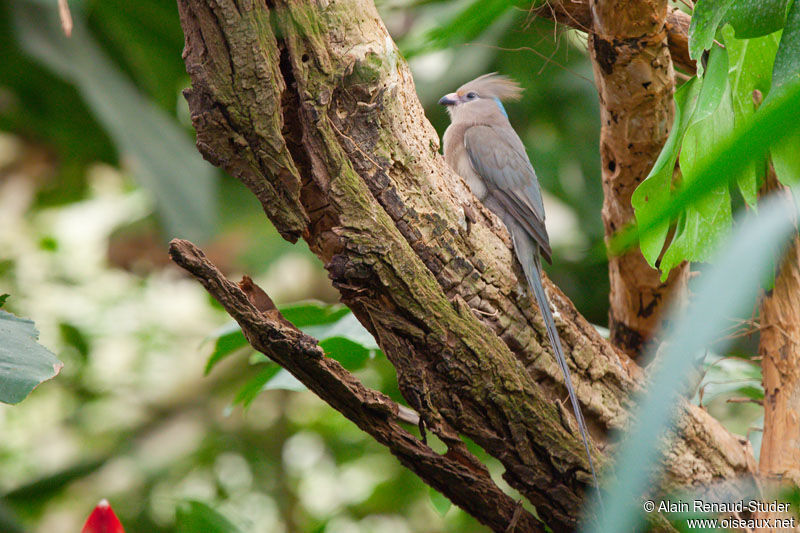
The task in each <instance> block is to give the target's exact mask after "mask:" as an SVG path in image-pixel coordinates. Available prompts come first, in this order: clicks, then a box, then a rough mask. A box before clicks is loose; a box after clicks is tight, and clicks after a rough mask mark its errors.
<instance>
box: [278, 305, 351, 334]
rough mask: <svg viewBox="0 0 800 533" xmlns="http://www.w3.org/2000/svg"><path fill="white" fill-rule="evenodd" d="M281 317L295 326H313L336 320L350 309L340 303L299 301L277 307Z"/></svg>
mask: <svg viewBox="0 0 800 533" xmlns="http://www.w3.org/2000/svg"><path fill="white" fill-rule="evenodd" d="M278 309H279V310H280V312H281V314H282V315H283V317H284V318H285V319H286V320H288V321H289V322H291V323H292V324H294V325H295V326H297V327H298V328H304V327H305V326H314V325H319V324H330V323H331V322H336V321H337V320H339V319H340V318H342V317H343V316H345V315H346V314H348V313H349V312H350V310H349V309H348V308H347V307H346V306H344V305H340V304H336V305H331V304H326V303H322V302H313V301H311V302H299V303H294V304H288V305H281V306H279V307H278Z"/></svg>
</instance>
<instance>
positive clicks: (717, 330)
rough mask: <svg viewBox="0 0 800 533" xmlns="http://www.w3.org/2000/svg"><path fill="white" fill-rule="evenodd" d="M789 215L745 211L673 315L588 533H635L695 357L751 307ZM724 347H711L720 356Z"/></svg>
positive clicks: (772, 205)
mask: <svg viewBox="0 0 800 533" xmlns="http://www.w3.org/2000/svg"><path fill="white" fill-rule="evenodd" d="M795 214H796V209H795V207H794V205H793V204H792V203H791V202H787V201H785V200H776V199H772V201H767V202H765V203H763V204H762V206H761V209H760V210H759V212H758V215H757V216H756V215H755V214H754V213H753V212H752V211H751V212H750V215H751V216H750V217H749V218H747V219H746V220H745V221H744V222H742V224H741V225H739V226H738V227H737V229H736V231H735V232H734V233H733V234H732V235H731V236H730V238H729V239H728V240H727V242H726V243H725V245H724V246H723V247H722V250H723V252H722V254H721V255H720V256H719V257H718V259H717V260H716V261H714V265H713V267H711V268H710V269H709V270H708V271H706V272H704V273H703V276H702V278H701V279H700V280H699V282H698V284H697V285H696V286H695V287H694V290H693V293H694V298H693V301H692V302H691V304H690V305H689V306H688V308H686V309H682V308H679V309H675V310H673V312H672V317H671V320H670V323H671V324H673V326H672V327H671V328H670V329H669V331H668V332H667V333H666V335H665V338H669V339H670V342H668V343H665V344H663V345H660V346H659V348H660V349H661V350H662V351H661V352H660V353H659V354H658V361H657V362H656V363H654V364H655V372H654V374H653V376H652V379H651V381H650V386H649V388H648V390H647V392H646V396H645V397H644V398H643V399H642V401H640V402H639V407H638V408H637V410H636V413H635V415H634V416H633V417H632V420H634V423H633V425H632V427H631V430H630V432H629V433H628V435H627V436H626V437H625V439H624V440H623V442H622V443H621V445H620V447H619V449H618V450H617V452H616V454H615V455H616V476H615V477H614V478H613V479H610V480H609V484H608V489H609V490H608V492H607V493H606V495H605V498H604V503H605V509H604V510H603V511H602V512H600V511H599V510H595V512H592V513H591V514H590V515H589V516H599V517H600V520H599V521H598V522H597V523H595V524H593V525H592V527H591V531H594V532H597V533H605V532H607V531H634V530H637V527H636V526H637V523H638V522H639V521H640V518H641V507H642V499H641V498H642V494H644V493H647V492H649V491H648V486H649V484H650V483H651V476H652V475H653V474H654V470H655V468H654V466H653V465H655V464H656V463H657V460H658V456H659V451H660V450H661V449H662V446H663V440H662V439H661V438H660V436H662V435H664V433H665V431H666V430H667V429H668V428H669V427H670V426H671V425H672V420H673V418H674V416H675V415H676V412H675V406H676V405H678V403H679V399H680V397H681V393H682V392H683V390H684V389H685V387H686V385H687V384H688V379H687V376H689V375H691V374H692V370H693V368H694V366H695V362H696V360H697V359H698V356H699V355H702V354H703V351H704V350H706V349H707V348H708V347H709V346H710V345H711V344H712V343H714V342H715V341H717V340H718V339H720V338H723V337H724V332H725V331H726V330H727V328H728V326H729V325H730V317H731V316H736V315H737V314H738V313H742V312H745V311H746V310H748V309H750V307H751V306H752V305H753V301H754V299H755V297H756V296H757V294H758V292H759V290H760V288H761V282H762V280H763V279H764V277H766V276H768V275H769V272H770V270H771V268H772V265H773V261H774V259H775V255H776V254H777V253H778V252H779V250H781V248H782V247H783V245H784V244H785V243H786V242H787V241H788V239H789V238H790V236H791V234H792V233H793V231H794V222H793V218H794V216H795ZM728 342H730V339H728ZM724 344H725V342H723V343H715V344H714V346H715V347H717V348H718V349H725V346H724ZM651 356H655V354H651Z"/></svg>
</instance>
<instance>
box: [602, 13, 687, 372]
mask: <svg viewBox="0 0 800 533" xmlns="http://www.w3.org/2000/svg"><path fill="white" fill-rule="evenodd" d="M592 15H593V24H592V29H593V32H591V33H590V34H589V52H590V55H591V57H592V65H593V67H594V77H595V84H596V85H597V90H598V92H599V95H600V118H601V121H602V126H601V130H600V160H601V161H602V165H603V168H602V172H603V192H604V194H605V196H604V199H603V224H604V226H605V234H606V241H608V240H610V239H611V238H612V237H613V236H614V235H615V234H616V233H617V232H618V231H619V230H621V229H623V228H624V227H626V226H627V225H628V224H630V223H631V222H632V221H633V206H632V205H631V195H632V194H633V191H634V190H636V187H638V186H639V184H640V183H641V182H642V181H643V180H644V179H645V178H646V177H647V174H648V173H649V172H650V169H651V168H652V166H653V164H654V163H655V160H656V158H657V157H658V154H659V153H660V152H661V148H662V147H663V146H664V143H665V142H666V140H667V137H668V136H669V128H670V127H671V126H672V118H673V115H674V112H675V110H674V104H673V100H672V93H673V91H674V87H675V73H674V71H673V67H672V59H671V57H670V50H669V45H668V42H667V35H668V32H667V28H666V25H665V22H666V18H667V0H638V1H635V2H631V1H629V0H606V1H598V2H596V3H595V4H594V6H593V9H592ZM688 273H689V268H688V265H687V264H686V263H684V264H681V265H680V266H679V267H676V268H674V269H673V270H672V272H671V273H670V275H669V277H668V279H667V281H666V282H665V283H662V282H661V280H660V273H659V272H658V271H657V270H656V269H654V268H652V267H651V266H650V265H648V264H647V261H645V259H644V257H643V256H642V254H641V252H640V251H639V250H638V249H635V250H631V251H629V252H627V253H625V254H623V255H619V256H612V257H611V258H610V259H609V279H610V282H611V293H610V295H609V298H610V303H611V307H610V310H609V317H608V322H609V329H610V330H611V341H612V342H613V343H614V344H615V345H616V346H618V347H620V348H622V349H623V350H624V351H625V352H627V353H628V354H630V355H631V356H634V357H635V356H637V355H639V354H640V353H641V352H642V351H643V348H644V346H645V343H647V342H648V341H651V340H653V338H654V336H655V335H656V334H657V333H658V332H659V330H660V329H661V325H662V320H663V319H664V318H665V316H664V315H665V310H666V309H667V308H668V306H669V305H670V304H672V303H677V301H679V300H680V299H682V298H683V296H684V294H685V292H686V282H687V279H688Z"/></svg>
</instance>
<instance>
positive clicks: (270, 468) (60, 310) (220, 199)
mask: <svg viewBox="0 0 800 533" xmlns="http://www.w3.org/2000/svg"><path fill="white" fill-rule="evenodd" d="M478 5H479V2H474V0H473V1H466V0H463V1H431V0H426V1H411V0H409V1H404V0H396V1H390V0H384V1H380V2H378V7H379V10H380V12H381V15H382V16H383V19H384V21H385V22H386V25H387V27H388V28H389V30H390V32H391V33H392V35H393V37H394V38H395V40H396V41H397V42H398V44H399V46H400V47H401V50H402V51H403V52H404V54H405V55H406V56H407V57H408V58H409V61H410V65H411V68H412V70H413V72H414V77H415V80H416V84H417V90H418V93H419V96H420V99H421V100H422V102H423V104H424V105H425V108H426V111H427V114H428V117H429V118H430V120H431V122H432V123H433V124H434V126H435V127H436V128H437V130H438V131H439V133H440V135H441V133H443V132H444V129H445V127H446V126H447V117H446V113H445V112H444V110H443V109H442V108H440V107H438V106H437V105H436V101H437V100H438V99H439V98H440V96H441V95H442V94H444V93H447V92H451V91H453V90H454V89H455V88H457V86H458V85H460V84H461V83H463V82H465V81H467V80H469V79H472V78H473V77H475V76H477V75H479V74H482V73H485V72H490V71H498V72H501V73H503V74H507V75H509V76H511V77H513V78H515V79H516V80H518V81H519V82H520V83H521V84H522V86H523V87H525V89H526V91H525V94H524V97H523V99H522V100H521V101H520V102H516V103H511V104H509V105H508V106H507V107H508V111H509V114H510V115H511V117H512V123H513V125H514V126H515V128H516V129H517V131H518V132H519V133H520V135H521V137H522V139H523V141H524V142H525V144H526V146H527V149H528V153H529V155H530V156H531V159H532V161H533V163H534V166H535V167H536V170H537V173H538V175H539V178H540V180H541V183H542V186H543V188H544V189H545V190H546V195H545V203H546V210H547V213H548V220H547V225H548V230H549V232H550V235H551V241H552V243H553V248H554V257H555V262H554V264H553V265H552V266H551V267H548V268H547V270H548V273H549V274H550V276H551V277H552V278H553V279H554V281H555V282H556V283H557V284H558V285H559V286H560V287H561V288H562V289H563V290H564V291H565V292H566V293H567V294H568V296H569V297H570V298H571V299H572V301H573V302H574V303H575V305H576V306H577V307H578V309H579V310H580V311H581V312H582V313H583V314H584V315H585V316H586V317H587V318H588V319H589V320H590V321H591V322H593V323H595V324H597V325H599V326H604V325H605V323H606V316H607V294H608V282H607V270H606V268H607V267H606V260H605V257H604V254H603V253H601V252H598V250H602V233H603V231H602V223H601V220H600V208H601V204H602V191H601V184H600V173H599V155H598V148H597V145H598V136H599V124H598V109H597V97H596V91H595V88H594V85H593V83H592V74H591V65H590V63H589V61H588V58H587V56H586V53H585V47H586V38H585V35H583V34H581V33H580V32H577V31H574V30H567V29H564V28H558V29H556V28H555V27H554V25H553V23H551V22H549V21H545V20H539V19H534V18H532V17H531V16H530V15H529V14H528V13H527V12H526V11H525V10H523V9H518V8H514V7H513V6H511V7H510V6H509V5H507V3H506V2H500V3H499V4H498V2H489V3H487V4H486V5H488V6H494V7H491V8H487V7H485V6H484V8H482V9H478V10H477V11H476V9H475V6H478ZM498 5H499V6H501V7H498ZM70 7H71V8H72V16H73V19H74V28H73V32H72V36H71V37H70V38H69V39H67V38H66V37H65V36H64V34H63V31H62V29H61V27H60V25H59V22H58V17H57V10H56V0H13V1H11V0H2V1H0V57H2V60H0V294H2V293H8V294H10V297H9V299H8V300H7V302H6V304H5V306H4V309H5V310H7V311H10V312H13V313H15V314H16V315H18V316H24V317H29V318H31V319H33V320H34V321H35V322H36V325H37V327H38V329H39V330H40V334H41V335H40V341H41V343H42V344H43V345H44V346H46V347H48V348H49V349H50V350H51V351H53V352H54V353H55V354H56V355H57V356H58V357H59V359H61V360H62V361H63V362H64V363H65V366H64V369H63V371H62V372H61V374H60V375H59V376H58V377H57V378H55V379H53V380H51V381H48V382H46V383H44V384H42V385H41V386H40V387H38V388H37V389H36V390H34V392H33V393H32V394H31V395H30V396H29V397H28V398H27V399H26V400H25V401H23V402H22V403H21V404H19V405H15V406H7V405H0V531H10V532H14V531H32V532H45V531H46V532H48V533H60V532H65V533H66V532H75V531H79V530H80V527H81V524H82V523H83V521H84V520H85V518H86V516H87V515H88V514H89V512H90V510H91V508H92V507H93V506H94V505H95V503H96V502H97V501H98V500H99V499H101V498H108V499H109V500H110V502H111V504H112V506H113V507H114V509H115V510H116V511H117V514H118V515H119V516H120V519H121V521H122V523H123V525H124V526H125V527H126V529H127V530H128V531H129V532H136V531H148V532H162V531H163V532H169V531H177V530H180V528H179V526H177V525H176V507H177V506H178V505H179V504H180V502H183V501H186V500H194V501H199V502H203V503H206V504H208V505H210V506H211V507H213V508H214V509H216V510H217V511H219V512H221V513H222V514H223V515H224V516H225V517H227V518H228V519H229V520H231V521H232V522H233V523H234V524H236V525H238V526H239V527H240V528H241V530H242V531H252V532H284V531H285V532H294V531H320V532H323V531H324V532H330V533H358V532H379V531H380V532H383V531H386V532H389V531H391V532H400V533H402V532H404V531H408V532H445V531H448V532H456V531H459V532H460V531H465V532H469V531H484V528H482V526H480V525H479V524H477V523H476V522H475V521H474V520H473V519H471V518H470V517H469V516H467V515H466V514H465V513H463V512H461V511H460V510H459V509H457V508H453V507H451V506H449V505H448V503H447V501H446V500H444V499H443V498H442V497H441V496H440V495H438V494H437V493H435V492H434V491H431V490H429V489H428V488H427V486H425V485H424V484H423V483H422V482H421V481H419V480H418V479H417V478H416V477H415V476H413V475H412V474H410V473H409V472H407V471H405V470H404V469H403V468H402V467H401V466H400V465H399V463H398V462H397V461H396V460H395V459H394V458H393V457H392V456H391V455H390V454H389V453H388V452H387V451H386V450H385V449H384V448H382V447H380V446H379V445H377V444H375V443H374V442H372V440H371V439H370V438H369V437H367V436H365V435H363V434H362V433H361V432H360V431H359V430H358V429H357V428H356V427H355V426H354V425H352V424H351V423H349V422H348V421H347V420H346V419H344V418H343V417H342V416H340V415H339V414H338V413H337V412H335V411H333V410H332V409H330V408H328V407H327V406H326V405H325V404H324V403H323V402H322V401H321V400H318V399H317V398H316V397H315V396H314V395H313V394H311V393H309V392H307V391H303V390H301V389H302V387H298V386H297V383H295V382H293V381H292V380H291V379H288V378H287V377H286V376H283V375H281V373H280V372H278V371H277V369H276V368H273V367H271V366H270V365H269V363H267V362H265V361H264V360H263V358H260V357H259V356H257V355H255V354H252V353H249V352H248V350H247V349H246V348H244V347H242V345H241V342H240V339H237V337H236V333H235V328H232V327H231V321H230V319H229V318H228V317H227V315H226V314H225V313H224V312H222V311H221V309H220V308H219V307H218V306H217V305H216V304H215V303H214V302H212V301H211V300H210V299H209V297H208V296H207V295H206V293H205V291H204V290H203V289H202V287H201V286H200V285H199V284H197V283H195V282H194V281H192V280H191V279H188V278H186V277H185V276H184V275H183V274H182V272H180V271H179V270H178V269H177V268H176V267H173V266H172V265H171V264H170V263H169V261H168V257H167V254H166V248H167V242H168V241H169V239H171V238H173V237H183V238H189V239H192V240H194V241H195V242H197V243H198V244H200V245H202V246H203V248H204V249H205V250H206V252H207V253H208V254H209V256H210V257H211V259H212V260H213V261H214V262H215V263H216V264H217V265H219V266H220V267H221V268H222V269H223V271H224V272H225V273H226V274H227V275H228V276H229V277H231V278H233V279H238V278H239V277H240V276H241V275H242V274H248V275H250V276H252V277H253V278H254V280H255V281H256V282H257V283H258V284H259V285H261V286H262V287H263V288H264V289H265V290H266V291H267V292H268V293H269V294H270V295H271V296H272V297H273V298H274V299H275V300H276V302H277V303H278V304H279V305H284V306H289V307H288V309H290V310H291V309H294V312H295V316H296V318H297V321H299V322H303V323H305V324H306V325H307V326H308V327H310V328H314V327H316V328H318V329H317V330H314V331H315V333H316V334H317V336H318V337H319V338H326V337H330V339H329V341H326V342H329V347H330V351H331V352H332V353H333V352H335V350H337V349H339V348H342V347H343V348H342V349H343V350H344V351H346V352H347V353H350V354H352V353H354V350H355V351H356V353H358V354H359V355H358V356H357V357H355V358H354V359H353V360H352V361H349V362H348V365H349V367H350V368H351V369H352V370H354V371H355V372H356V373H357V374H358V376H359V377H360V378H361V379H363V380H364V381H365V382H366V383H367V384H368V385H370V386H372V387H375V388H379V389H381V390H383V391H385V392H387V393H390V394H391V395H393V396H395V397H397V398H399V395H398V394H397V390H396V383H395V378H394V373H393V370H392V367H391V366H390V365H389V364H388V363H387V362H386V361H385V359H384V358H383V357H382V355H381V354H380V352H379V351H378V350H377V346H375V345H374V341H372V340H371V339H369V338H365V337H364V333H365V332H364V331H363V330H360V329H359V327H358V325H357V324H353V323H352V321H350V320H349V319H348V318H347V317H348V316H349V315H346V310H342V309H340V308H338V307H336V306H335V305H333V304H335V302H336V300H337V294H336V292H335V291H334V290H333V289H332V287H331V286H330V283H329V281H328V279H327V276H326V272H325V271H324V269H323V268H322V265H321V264H320V262H319V261H318V260H317V259H316V257H314V256H313V255H312V254H311V253H310V252H309V251H308V249H307V248H306V247H305V245H304V244H303V243H298V244H296V245H290V244H289V243H287V242H285V241H283V240H282V239H281V238H280V236H279V235H278V234H277V233H276V232H275V230H274V229H273V228H272V227H271V225H270V223H269V221H268V220H267V219H266V217H265V216H264V215H263V213H262V212H261V210H260V206H259V204H258V202H257V201H256V200H255V198H254V197H252V196H251V195H250V193H249V192H248V191H247V190H246V189H245V188H244V186H242V185H241V184H240V183H239V182H238V181H236V180H235V179H233V178H231V177H230V176H227V175H225V174H224V173H222V172H220V171H218V170H217V169H215V168H213V167H212V166H211V165H210V164H208V163H206V162H205V161H203V160H202V159H201V157H200V156H199V154H198V153H197V151H196V149H195V148H194V144H193V143H194V140H193V139H194V138H193V131H192V129H191V122H190V118H189V111H188V107H187V104H186V102H185V100H184V99H183V97H182V95H181V91H182V90H183V89H184V88H186V87H187V86H188V85H189V78H188V76H187V75H186V72H185V70H184V64H183V61H182V59H181V51H182V47H183V35H182V32H181V28H180V25H179V20H178V13H177V8H176V5H175V1H174V0H137V1H136V2H129V1H127V0H85V1H82V2H75V1H73V2H70ZM459 17H462V18H461V19H459ZM464 17H466V18H464ZM465 20H466V21H468V22H469V24H465V23H464V21H465ZM454 21H455V23H453V22H454ZM165 205H170V206H171V209H169V210H165V209H162V206H165ZM310 300H313V301H316V302H321V303H313V304H311V303H303V304H295V302H307V301H310ZM290 304H292V305H290ZM315 317H316V318H315ZM321 327H322V328H323V330H324V331H323V330H320V329H319V328H321ZM325 327H327V328H328V329H327V330H325V329H324V328H325ZM331 328H333V329H334V330H335V331H331ZM337 339H338V340H337ZM226 343H227V344H226ZM337 343H338V344H337ZM348 343H349V344H348ZM326 350H328V347H326ZM212 353H214V354H215V356H216V357H215V360H216V359H221V362H220V363H219V364H217V365H216V366H214V368H213V369H211V371H210V372H209V373H208V375H207V376H204V368H205V367H206V363H207V360H208V358H209V356H210V355H211V354H212ZM343 353H344V352H343ZM229 355H230V356H231V357H227V356H229ZM740 370H741V372H746V371H748V372H749V369H748V368H744V369H743V370H742V369H740ZM742 379H749V380H750V381H751V382H752V381H753V380H756V382H755V384H752V386H755V387H758V383H757V379H758V375H755V376H749V375H746V376H744V377H743V378H742ZM748 386H750V385H748ZM723 392H724V391H723ZM713 398H714V394H711V390H710V389H709V391H708V395H707V396H706V400H705V401H709V400H713ZM723 407H724V406H723ZM749 407H750V406H748V405H746V404H740V405H736V406H733V407H730V406H728V407H724V409H727V410H728V411H729V410H730V409H738V410H740V411H741V410H746V409H749ZM728 411H725V412H726V413H728V414H735V415H736V416H730V419H731V420H735V422H732V423H734V424H735V425H736V424H738V426H736V427H734V428H733V429H735V430H737V431H738V432H739V433H744V432H745V431H746V430H747V427H748V425H750V424H751V423H752V420H753V417H756V418H757V416H758V413H757V412H756V413H755V414H753V413H749V412H748V413H744V414H743V413H742V412H736V413H729V412H728ZM481 457H484V456H483V454H481ZM487 462H489V463H490V464H491V465H492V468H493V473H494V474H495V475H496V477H497V478H498V479H499V476H500V475H501V474H502V469H500V468H499V467H498V466H497V465H496V464H495V463H492V462H491V461H488V460H487ZM501 483H502V481H501Z"/></svg>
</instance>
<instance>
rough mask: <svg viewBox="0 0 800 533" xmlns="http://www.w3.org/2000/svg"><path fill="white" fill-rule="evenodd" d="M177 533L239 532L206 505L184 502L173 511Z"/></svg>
mask: <svg viewBox="0 0 800 533" xmlns="http://www.w3.org/2000/svg"><path fill="white" fill-rule="evenodd" d="M175 525H176V526H177V531H178V533H240V532H241V530H240V529H239V528H238V527H236V526H235V525H233V523H232V522H231V521H230V520H228V519H227V518H225V517H224V516H223V515H222V514H220V513H219V512H217V511H215V510H214V509H212V508H211V507H209V506H208V505H207V504H205V503H203V502H199V501H193V500H192V501H186V502H181V503H180V504H178V508H177V509H176V511H175Z"/></svg>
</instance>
